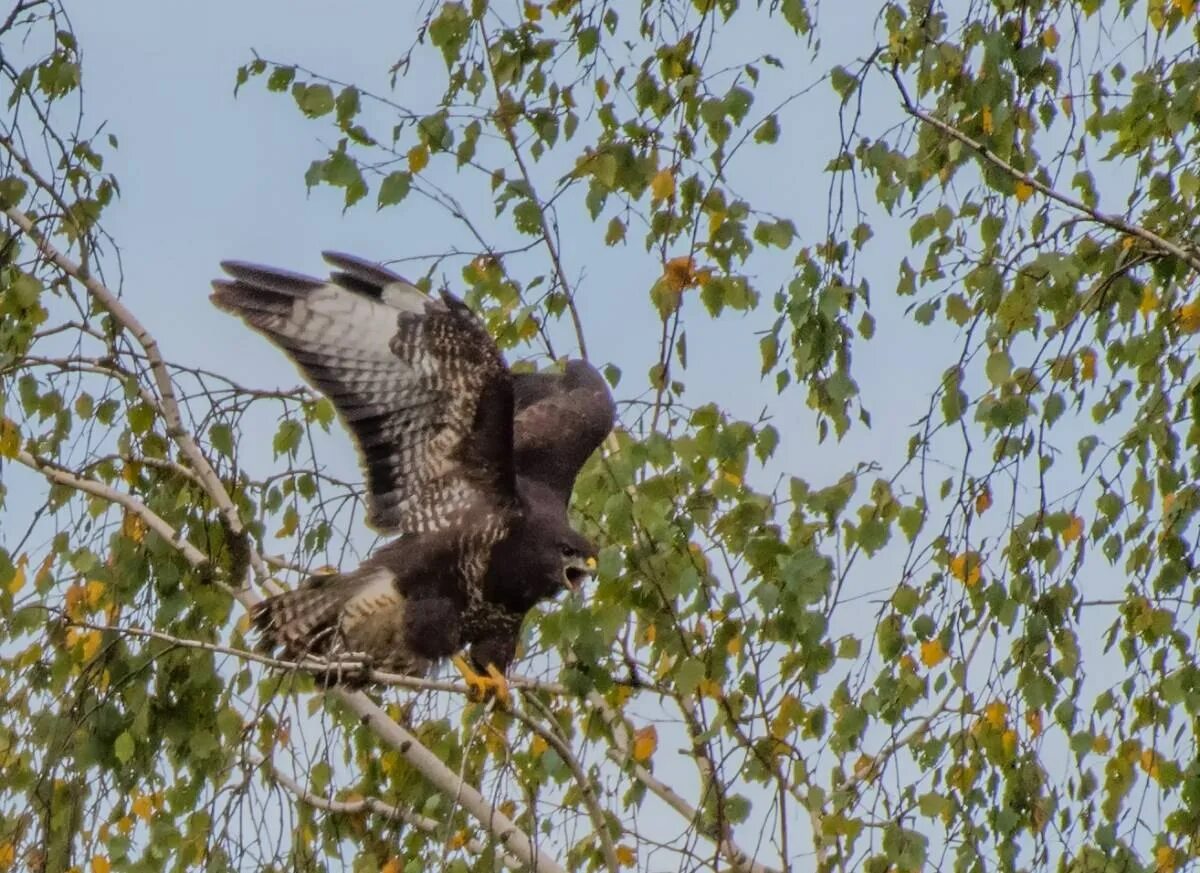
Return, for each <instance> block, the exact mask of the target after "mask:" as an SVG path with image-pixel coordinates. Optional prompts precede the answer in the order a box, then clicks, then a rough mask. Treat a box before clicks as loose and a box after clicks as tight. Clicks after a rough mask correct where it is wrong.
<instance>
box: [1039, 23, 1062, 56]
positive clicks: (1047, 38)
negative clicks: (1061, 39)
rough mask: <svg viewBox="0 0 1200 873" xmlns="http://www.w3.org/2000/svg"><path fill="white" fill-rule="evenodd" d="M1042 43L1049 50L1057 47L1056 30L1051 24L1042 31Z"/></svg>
mask: <svg viewBox="0 0 1200 873" xmlns="http://www.w3.org/2000/svg"><path fill="white" fill-rule="evenodd" d="M1042 45H1044V46H1045V47H1046V48H1048V49H1050V51H1054V50H1055V49H1056V48H1058V30H1057V29H1056V28H1055V27H1054V25H1053V24H1051V25H1050V26H1049V27H1047V28H1046V29H1045V30H1043V31H1042Z"/></svg>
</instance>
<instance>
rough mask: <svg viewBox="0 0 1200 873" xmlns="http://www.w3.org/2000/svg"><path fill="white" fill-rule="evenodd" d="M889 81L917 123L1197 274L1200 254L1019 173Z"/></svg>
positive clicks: (897, 79) (895, 75) (899, 82)
mask: <svg viewBox="0 0 1200 873" xmlns="http://www.w3.org/2000/svg"><path fill="white" fill-rule="evenodd" d="M892 78H893V79H894V80H895V82H896V87H897V88H898V89H899V91H900V99H901V101H902V103H903V106H904V111H905V112H907V113H908V114H909V115H911V116H913V117H914V118H917V119H919V120H920V121H923V122H924V123H925V124H928V125H929V126H930V127H934V128H937V129H938V130H940V131H941V132H942V133H944V134H946V136H948V137H950V138H951V139H955V140H957V141H958V142H960V143H962V144H963V145H965V146H966V147H967V148H969V149H971V151H973V152H975V153H976V154H978V155H979V156H980V157H981V158H983V159H984V160H985V161H987V162H988V163H989V164H991V165H992V166H994V167H997V168H999V169H1001V170H1003V171H1004V172H1005V173H1008V175H1010V176H1012V177H1013V178H1014V179H1017V180H1018V181H1021V182H1024V183H1025V184H1026V185H1028V186H1029V187H1030V188H1032V189H1033V190H1035V191H1037V192H1039V193H1040V194H1043V195H1044V196H1046V197H1049V198H1050V199H1051V200H1055V201H1057V202H1059V203H1061V204H1062V205H1063V206H1066V207H1068V208H1070V209H1074V210H1075V211H1077V212H1082V213H1083V214H1084V215H1087V216H1088V217H1090V218H1091V219H1092V220H1093V221H1096V222H1098V223H1100V224H1103V225H1105V226H1107V227H1110V228H1112V229H1113V230H1117V231H1120V232H1121V233H1125V234H1128V235H1130V236H1135V237H1137V238H1138V239H1141V240H1143V241H1145V242H1147V243H1149V244H1150V245H1151V246H1152V247H1154V248H1155V249H1157V250H1159V251H1160V252H1162V253H1164V254H1169V255H1173V256H1174V257H1176V258H1179V260H1181V261H1183V262H1184V263H1185V264H1187V265H1188V266H1190V267H1191V268H1192V269H1193V270H1197V271H1200V255H1197V254H1196V253H1195V252H1190V251H1188V250H1186V249H1184V248H1183V247H1182V246H1180V245H1178V244H1176V243H1173V242H1171V241H1170V240H1169V239H1167V238H1166V237H1162V236H1159V235H1158V234H1157V233H1155V232H1154V231H1152V230H1148V229H1146V228H1145V227H1142V226H1141V225H1139V224H1134V223H1133V222H1132V221H1126V220H1125V219H1124V218H1122V217H1121V216H1119V215H1113V214H1112V213H1109V212H1101V211H1100V210H1099V209H1095V208H1093V207H1091V206H1088V205H1087V204H1086V203H1084V202H1083V201H1082V200H1078V199H1076V198H1075V197H1072V196H1071V195H1069V194H1063V193H1062V192H1061V191H1056V190H1054V189H1053V188H1051V187H1050V186H1049V185H1046V184H1045V183H1043V182H1041V181H1040V180H1039V179H1037V177H1035V176H1033V175H1031V174H1029V173H1026V172H1023V171H1022V170H1018V169H1017V168H1016V167H1014V166H1013V165H1012V164H1010V163H1009V162H1008V161H1006V160H1004V158H1002V157H1000V156H999V155H998V154H996V153H995V152H994V151H992V150H991V149H989V148H988V147H987V146H985V145H984V144H983V143H981V142H978V141H976V140H974V139H972V138H971V137H969V136H967V135H966V134H965V133H963V132H962V131H961V130H959V129H958V128H956V127H953V126H952V125H949V124H947V123H946V122H944V121H941V120H940V119H937V118H934V117H933V116H932V115H930V114H929V113H928V112H926V111H925V110H923V109H921V108H920V107H918V106H917V105H916V104H915V103H913V101H912V99H911V98H910V97H909V95H908V90H907V89H906V88H905V87H904V82H903V81H902V80H901V78H900V73H899V71H898V70H896V69H893V70H892Z"/></svg>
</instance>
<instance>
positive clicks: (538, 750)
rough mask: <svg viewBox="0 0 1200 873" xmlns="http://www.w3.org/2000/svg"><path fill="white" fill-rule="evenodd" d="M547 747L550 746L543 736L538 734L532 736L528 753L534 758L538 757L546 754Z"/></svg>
mask: <svg viewBox="0 0 1200 873" xmlns="http://www.w3.org/2000/svg"><path fill="white" fill-rule="evenodd" d="M548 748H550V744H549V743H547V742H546V739H545V738H544V737H542V736H541V735H539V736H536V737H534V738H533V741H532V742H530V744H529V754H531V755H533V757H535V758H540V757H542V755H544V754H546V750H547V749H548Z"/></svg>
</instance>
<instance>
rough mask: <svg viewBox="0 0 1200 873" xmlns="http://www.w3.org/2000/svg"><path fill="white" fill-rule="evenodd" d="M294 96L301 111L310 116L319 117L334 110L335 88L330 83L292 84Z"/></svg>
mask: <svg viewBox="0 0 1200 873" xmlns="http://www.w3.org/2000/svg"><path fill="white" fill-rule="evenodd" d="M292 97H293V98H294V99H295V100H296V105H297V106H299V107H300V111H301V112H303V113H304V114H305V115H307V116H308V117H309V118H318V117H320V116H322V115H328V114H329V113H330V112H332V111H333V107H334V99H333V89H332V88H330V87H329V86H328V85H324V84H317V85H305V84H304V83H303V82H297V83H296V84H295V85H293V86H292Z"/></svg>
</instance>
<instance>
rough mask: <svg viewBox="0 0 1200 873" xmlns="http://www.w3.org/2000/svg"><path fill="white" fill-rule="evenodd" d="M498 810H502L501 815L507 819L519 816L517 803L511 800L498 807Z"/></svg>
mask: <svg viewBox="0 0 1200 873" xmlns="http://www.w3.org/2000/svg"><path fill="white" fill-rule="evenodd" d="M497 809H499V810H500V814H501V815H503V816H504V817H505V818H513V817H515V816H516V814H517V802H516V801H515V800H511V799H510V800H505V801H503V802H502V803H501V804H500V805H499V806H498V807H497Z"/></svg>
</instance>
